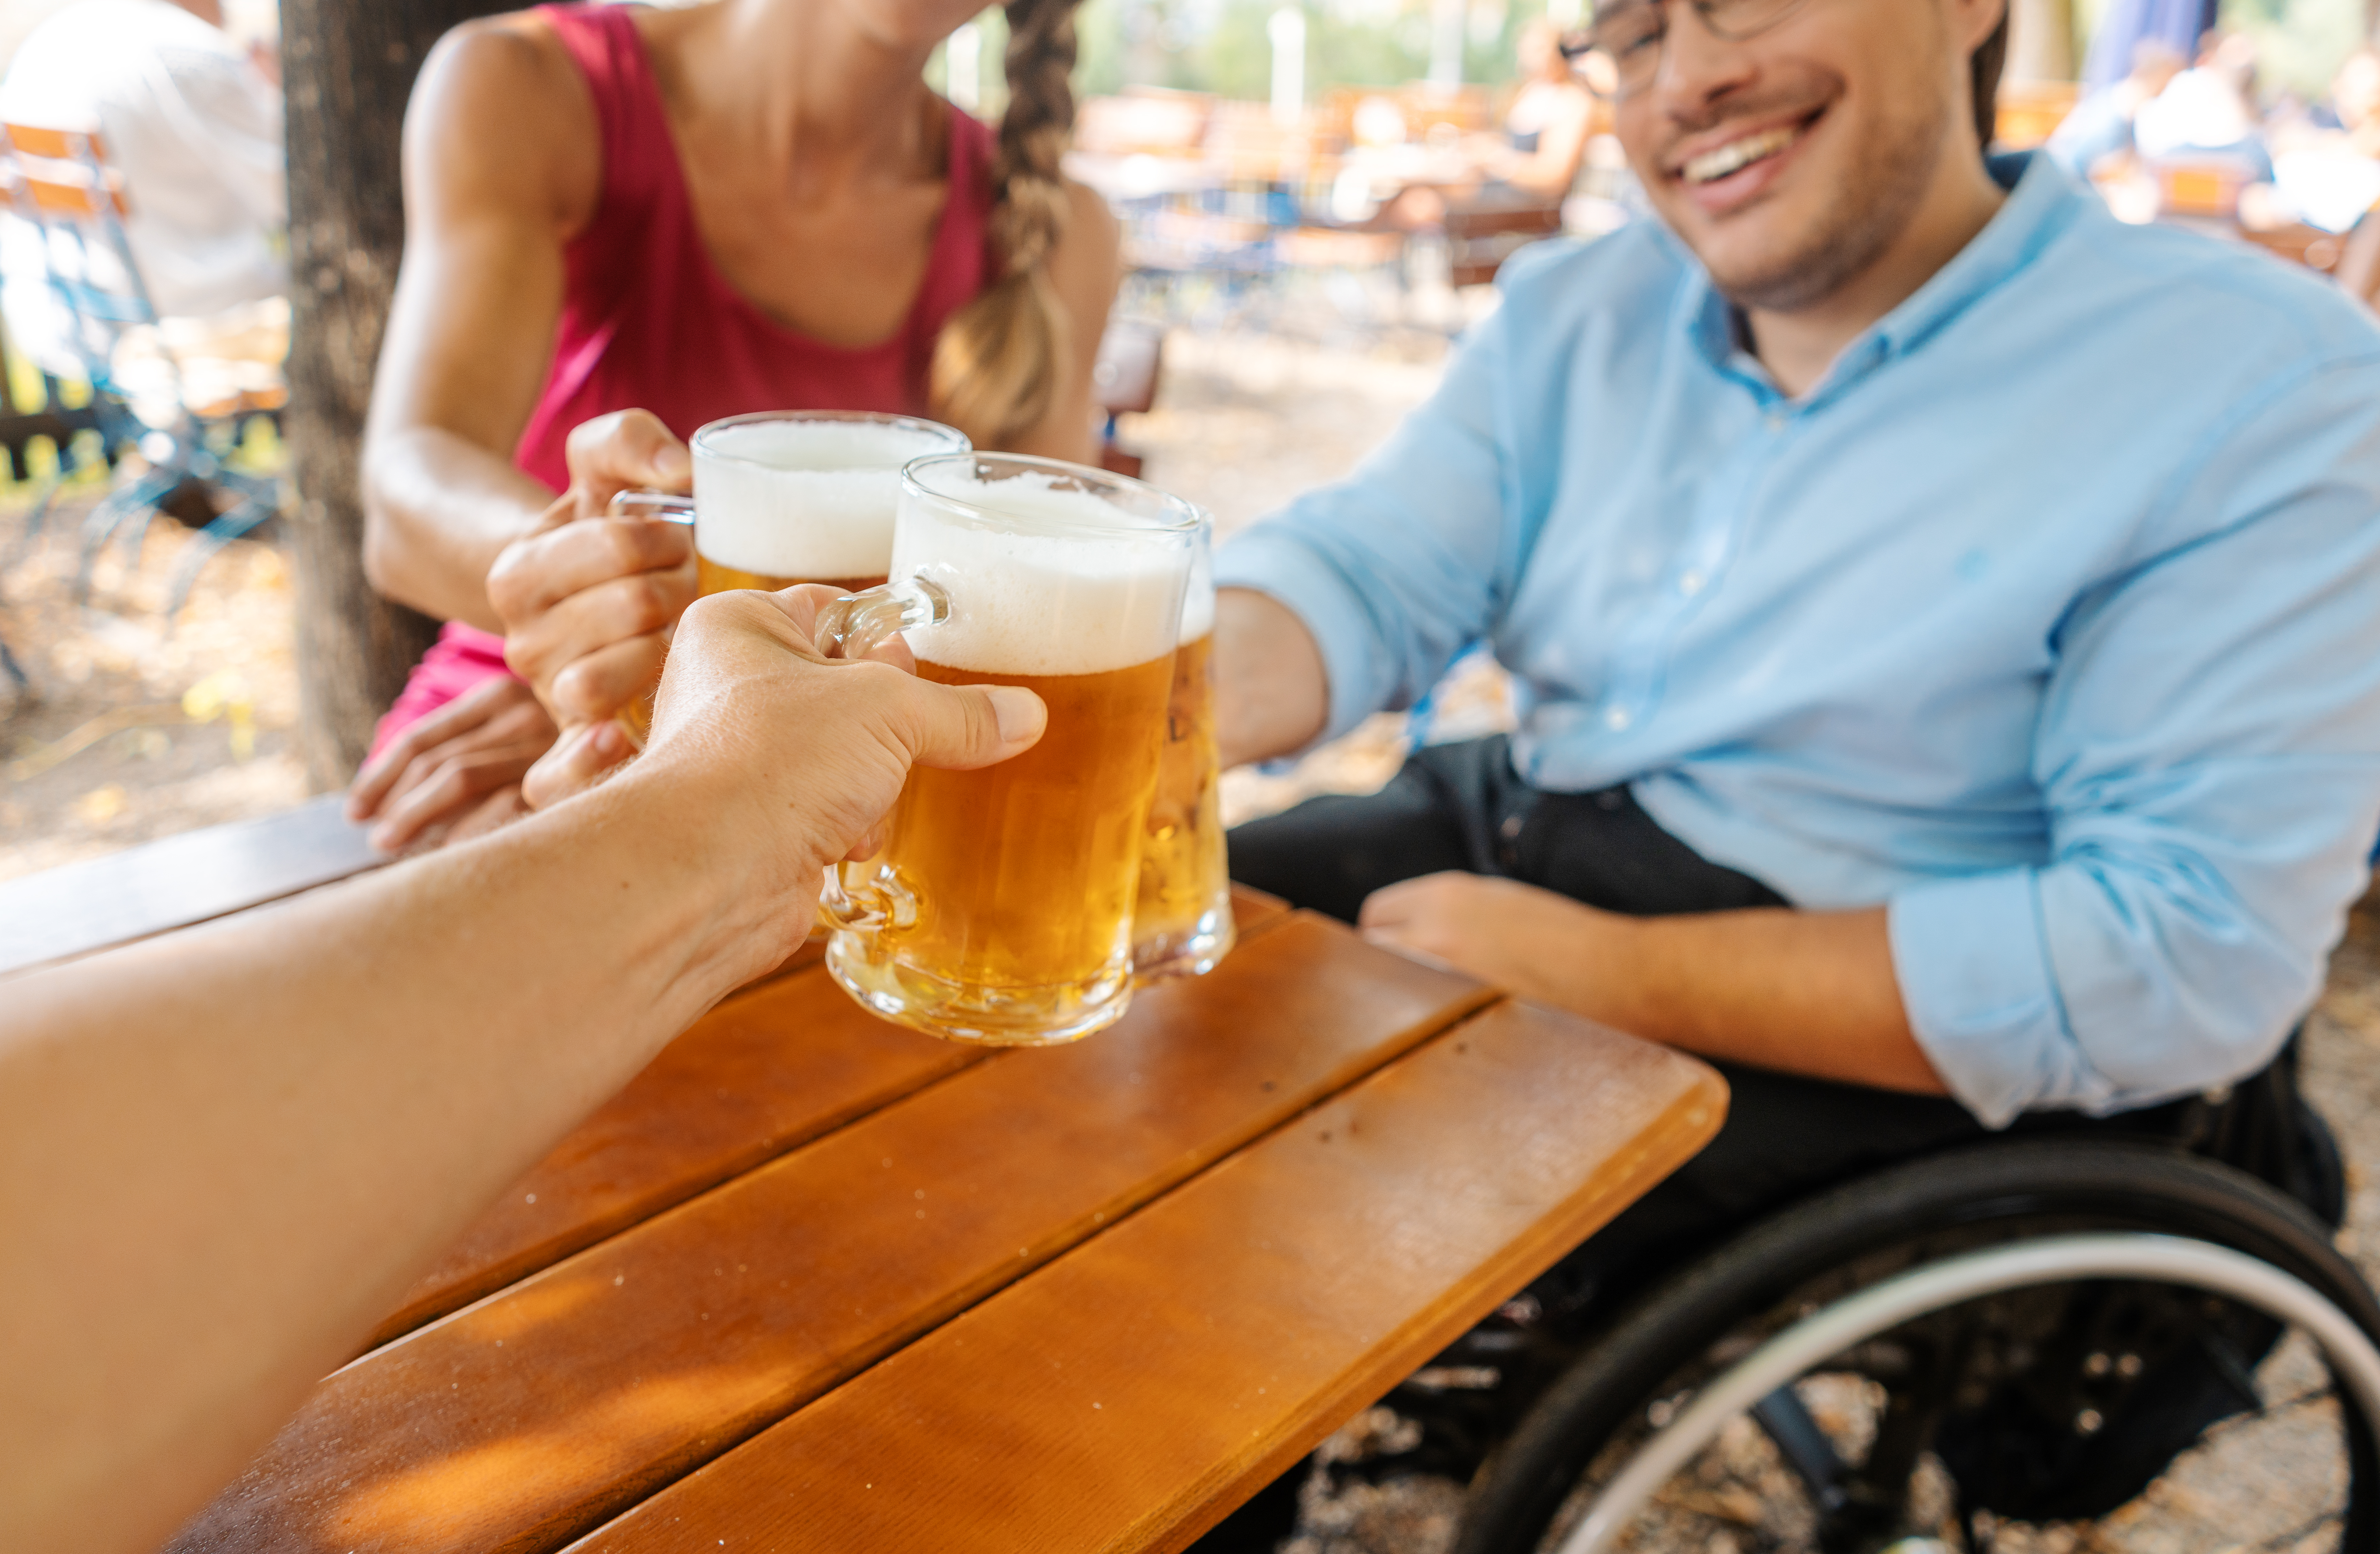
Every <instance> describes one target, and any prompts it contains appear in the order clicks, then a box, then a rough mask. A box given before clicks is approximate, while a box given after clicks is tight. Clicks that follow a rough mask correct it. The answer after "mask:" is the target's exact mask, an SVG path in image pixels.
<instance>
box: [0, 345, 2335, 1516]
mask: <svg viewBox="0 0 2380 1554" xmlns="http://www.w3.org/2000/svg"><path fill="white" fill-rule="evenodd" d="M1167 350H1168V354H1167V358H1166V365H1165V377H1164V387H1163V392H1162V395H1161V397H1160V402H1159V407H1158V408H1157V409H1156V410H1155V411H1154V412H1153V413H1151V414H1149V415H1147V416H1146V417H1140V418H1135V420H1134V421H1133V422H1132V423H1131V424H1129V425H1128V426H1127V427H1126V428H1125V431H1124V440H1125V442H1126V443H1128V444H1129V445H1131V446H1133V447H1135V449H1137V450H1139V451H1141V452H1143V453H1145V454H1146V455H1147V457H1148V468H1147V474H1148V477H1149V478H1150V479H1151V480H1155V481H1157V482H1158V483H1159V484H1160V485H1163V486H1165V487H1167V488H1169V489H1171V490H1172V491H1175V492H1180V493H1181V494H1183V495H1184V496H1187V497H1189V498H1191V499H1192V500H1194V501H1196V502H1199V503H1201V504H1205V505H1207V506H1208V507H1209V508H1210V509H1212V510H1213V512H1214V513H1215V515H1216V517H1217V520H1218V525H1219V527H1220V528H1221V529H1222V530H1223V531H1224V532H1226V533H1228V532H1230V531H1231V530H1233V529H1234V528H1239V527H1240V526H1242V525H1244V524H1245V523H1247V522H1250V521H1252V520H1253V519H1255V518H1257V517H1258V516H1262V515H1263V514H1265V513H1267V512H1269V511H1270V510H1272V509H1273V508H1275V507H1277V506H1279V505H1281V504H1282V503H1284V502H1286V501H1287V500H1288V499H1289V498H1290V497H1292V496H1293V495H1294V494H1295V493H1296V492H1299V491H1302V490H1305V489H1306V488H1308V487H1310V486H1313V485H1316V484H1318V483H1320V482H1322V481H1325V480H1330V479H1332V478H1334V477H1335V476H1337V475H1339V474H1341V473H1342V472H1343V471H1345V470H1346V469H1348V468H1349V467H1352V466H1353V465H1354V462H1355V461H1356V460H1357V459H1358V458H1360V457H1361V456H1362V455H1363V454H1364V453H1365V452H1366V450H1368V449H1369V448H1371V447H1372V446H1373V445H1375V444H1376V443H1378V442H1379V441H1380V439H1382V438H1383V437H1385V436H1386V435H1387V434H1388V432H1389V431H1390V430H1391V429H1392V428H1393V427H1394V426H1395V424H1396V422H1397V420H1398V419H1400V418H1401V417H1402V416H1403V414H1404V413H1405V412H1406V411H1407V410H1408V409H1409V408H1411V407H1412V406H1414V405H1415V404H1416V403H1417V402H1418V401H1419V400H1420V399H1421V398H1422V397H1423V396H1424V395H1427V393H1428V392H1429V390H1430V388H1431V387H1432V386H1433V384H1434V383H1435V382H1436V378H1437V375H1438V370H1439V361H1438V357H1439V352H1438V351H1436V350H1434V349H1433V348H1431V346H1429V344H1428V342H1427V340H1424V341H1423V342H1421V343H1420V344H1418V345H1417V344H1415V340H1414V339H1413V338H1412V337H1410V336H1407V337H1404V338H1402V339H1400V340H1399V341H1397V342H1396V344H1395V346H1394V348H1392V349H1375V350H1366V349H1361V348H1354V347H1350V346H1347V345H1346V344H1344V343H1342V342H1331V341H1323V342H1316V341H1313V340H1305V341H1300V340H1295V339H1284V338H1281V337H1280V336H1278V335H1277V334H1276V335H1260V334H1254V333H1248V332H1242V331H1233V330H1230V329H1223V330H1219V331H1210V332H1204V333H1187V332H1181V331H1177V332H1176V333H1175V334H1174V335H1173V336H1172V338H1171V340H1170V341H1169V343H1168V347H1167ZM97 495H98V490H97V488H96V487H84V488H79V489H77V490H76V491H75V492H73V493H72V494H71V495H70V496H69V497H68V498H67V499H66V500H65V501H64V502H62V503H61V504H60V508H59V510H58V511H57V512H55V513H54V514H53V515H52V516H51V519H50V522H49V524H48V526H47V528H46V529H45V531H44V532H43V534H42V535H41V536H40V537H39V538H38V539H36V540H33V541H31V542H30V543H27V542H26V541H25V539H24V530H25V519H26V514H27V510H28V508H29V507H30V502H31V492H30V490H25V489H14V488H12V489H0V641H5V642H6V644H7V646H8V647H9V649H10V650H12V652H13V654H14V656H15V658H16V659H17V660H18V662H19V663H21V664H22V666H23V668H24V671H25V673H26V674H27V676H28V677H29V679H30V682H31V687H30V693H24V692H19V691H18V690H17V689H16V688H15V687H14V686H11V685H9V684H8V683H7V682H6V679H5V678H0V880H7V879H10V878H14V877H17V876H19V875H24V874H28V873H31V872H33V871H35V870H39V869H43V868H53V867H55V866H57V865H59V864H63V863H68V862H72V861H75V860H77V859H80V858H86V857H91V856H98V855H101V854H103V853H106V852H110V851H113V850H115V849H116V848H120V847H124V846H127V845H130V844H135V843H139V842H144V841H148V840H151V839H153V838H156V837H160V836H164V835H169V834H172V833H174V832H180V831H183V830H187V829H189V828H192V827H196V826H203V825H212V824H215V823H219V822H222V821H225V820H231V819H240V818H243V817H247V816H251V815H258V814H263V813H268V812H271V811H273V810H276V809H280V808H283V807H287V806H289V805H292V804H294V803H296V802H297V801H298V800H299V799H301V798H302V797H304V796H305V794H306V783H305V778H304V775H303V772H302V771H301V769H300V767H299V765H298V763H297V759H296V758H295V755H294V753H293V748H292V734H291V730H292V725H293V724H294V722H295V721H296V717H297V676H296V664H295V661H294V657H293V653H292V647H291V631H290V624H291V594H290V579H289V574H288V566H287V564H286V562H285V556H284V552H282V550H281V549H280V548H279V547H278V546H277V545H276V544H275V543H274V542H273V540H272V539H271V538H270V537H269V536H268V537H267V538H265V539H262V540H253V541H243V542H240V543H237V544H234V545H232V546H231V547H229V548H228V549H227V550H225V552H223V553H221V554H220V555H217V556H215V557H214V558H213V559H212V561H210V562H209V563H208V565H207V566H206V568H205V570H204V572H203V573H202V574H201V575H200V581H199V585H198V587H197V589H196V591H195V592H194V593H193V595H192V597H191V600H190V602H189V604H188V607H187V608H186V609H185V610H184V611H183V613H182V614H181V615H180V617H179V618H178V619H177V620H175V621H172V622H168V621H167V620H165V619H164V615H163V613H162V607H163V604H164V598H165V590H166V588H167V586H168V579H169V577H171V575H172V572H173V569H174V567H175V565H176V561H177V560H178V559H179V558H180V557H181V556H182V555H183V553H184V550H185V547H186V546H188V544H189V543H190V538H189V536H188V533H187V532H186V531H184V530H182V529H181V528H178V527H177V526H176V525H173V524H171V523H170V522H160V523H159V524H157V525H156V526H155V527H154V528H152V530H151V531H150V532H149V533H148V534H147V536H146V537H145V540H144V541H143V542H142V544H141V546H140V551H139V553H138V554H137V555H136V556H128V555H127V554H125V553H124V552H123V550H122V548H121V546H120V545H111V546H110V547H109V548H108V549H107V550H106V551H105V552H103V553H102V555H101V557H100V559H99V561H98V563H97V565H95V567H94V568H93V571H92V577H91V591H90V595H89V598H88V601H77V599H76V597H75V592H74V587H73V584H74V578H75V572H76V565H77V560H78V556H79V545H78V542H77V538H76V528H77V525H78V524H79V520H80V519H81V518H82V516H84V515H85V514H86V513H87V512H88V511H89V510H90V508H91V504H92V503H93V502H94V500H95V499H96V497H97ZM1441 703H1442V705H1443V707H1444V708H1445V711H1444V712H1443V714H1442V715H1441V721H1440V722H1439V724H1438V733H1439V735H1440V736H1451V735H1457V734H1467V733H1471V732H1478V731H1484V730H1486V729H1488V728H1492V727H1495V726H1498V725H1499V723H1500V721H1501V720H1503V719H1504V718H1505V716H1506V715H1507V713H1506V708H1505V705H1504V702H1503V698H1502V691H1501V686H1500V684H1499V682H1498V680H1497V678H1496V676H1495V675H1494V674H1493V673H1492V672H1489V671H1487V670H1484V669H1482V668H1480V667H1478V666H1476V665H1475V666H1472V667H1471V668H1469V669H1467V670H1465V671H1464V672H1463V674H1462V676H1461V679H1460V683H1459V685H1457V686H1455V687H1454V688H1453V689H1452V691H1451V692H1450V693H1446V694H1443V695H1442V696H1441ZM1404 735H1405V730H1404V727H1403V720H1401V719H1398V718H1392V717H1382V718H1376V719H1374V720H1372V721H1371V722H1369V723H1367V724H1366V725H1365V726H1364V727H1363V728H1361V729H1359V730H1357V731H1356V732H1355V733H1354V735H1350V736H1349V737H1348V738H1346V739H1344V740H1342V741H1340V742H1339V743H1338V744H1337V745H1335V746H1332V747H1326V748H1324V749H1322V750H1320V751H1318V752H1316V753H1315V754H1314V755H1313V756H1311V757H1309V758H1308V759H1306V760H1305V761H1304V762H1302V763H1300V764H1299V766H1298V767H1297V768H1296V769H1295V770H1294V771H1290V772H1286V773H1274V774H1263V773H1258V772H1255V771H1240V772H1234V773H1232V774H1230V775H1229V777H1228V778H1227V786H1226V803H1227V807H1228V808H1229V810H1230V811H1231V812H1232V814H1233V817H1234V818H1246V817H1248V816H1251V815H1255V814H1260V813H1265V812H1268V811H1269V810H1271V809H1274V808H1278V807H1281V806H1283V805H1285V804H1287V803H1290V802H1293V801H1294V800H1295V799H1296V798H1298V797H1301V796H1303V795H1307V794H1311V793H1316V792H1322V791H1363V790H1366V789H1368V788H1370V787H1372V786H1376V785H1377V784H1378V783H1380V782H1381V781H1383V780H1385V778H1386V776H1387V775H1388V773H1389V772H1390V771H1393V770H1394V768H1395V765H1396V762H1397V761H1398V759H1400V758H1401V756H1402V753H1403V739H1404ZM2306 1062H2307V1065H2308V1071H2309V1076H2310V1080H2311V1084H2310V1089H2311V1092H2312V1093H2313V1094H2314V1095H2315V1096H2317V1097H2318V1098H2319V1099H2320V1102H2321V1104H2322V1106H2323V1109H2324V1110H2325V1112H2326V1113H2327V1114H2328V1115H2329V1117H2330V1119H2331V1121H2332V1123H2333V1124H2334V1125H2335V1126H2336V1127H2337V1129H2338V1132H2339V1134H2340V1135H2341V1138H2342V1141H2343V1143H2344V1145H2345V1147H2346V1149H2347V1153H2348V1157H2349V1160H2350V1172H2351V1180H2352V1190H2353V1204H2352V1212H2351V1217H2350V1225H2349V1228H2348V1231H2347V1232H2346V1236H2345V1238H2344V1239H2345V1244H2346V1245H2347V1246H2348V1247H2349V1249H2350V1251H2351V1252H2352V1253H2353V1254H2354V1255H2355V1256H2356V1257H2358V1258H2359V1260H2360V1261H2361V1262H2362V1264H2363V1266H2364V1268H2365V1269H2366V1271H2367V1272H2368V1273H2371V1274H2373V1275H2374V1277H2375V1278H2380V1233H2375V1225H2380V1177H2375V1174H2374V1162H2375V1161H2380V918H2375V917H2373V916H2367V915H2365V914H2363V913H2361V912H2359V913H2358V915H2357V916H2356V917H2354V919H2353V920H2352V923H2351V926H2350V934H2349V938H2348V941H2347V942H2346V944H2345V945H2344V946H2343V947H2342V948H2341V950H2340V951H2339V953H2338V956H2337V957H2336V958H2335V959H2334V961H2333V964H2332V967H2331V977H2330V985H2329V989H2328V991H2327V993H2326V994H2325V998H2324V1000H2323V1002H2322V1005H2321V1007H2320V1009H2319V1010H2318V1011H2317V1012H2316V1014H2315V1015H2314V1016H2313V1020H2312V1022H2311V1024H2310V1026H2309V1028H2308V1033H2307V1045H2306ZM1374 1425H1375V1426H1377V1425H1378V1421H1377V1420H1376V1421H1374ZM1457 1499H1458V1494H1457V1490H1456V1488H1455V1487H1454V1486H1453V1485H1451V1484H1450V1483H1447V1482H1445V1481H1442V1480H1416V1481H1408V1482H1405V1483H1403V1484H1401V1485H1398V1486H1392V1487H1390V1488H1389V1489H1386V1490H1383V1491H1378V1492H1372V1491H1366V1492H1363V1493H1360V1494H1356V1495H1351V1496H1349V1497H1347V1498H1345V1499H1340V1500H1336V1501H1326V1502H1321V1503H1318V1504H1316V1505H1314V1506H1312V1507H1311V1508H1310V1514H1309V1521H1308V1524H1307V1526H1306V1528H1305V1532H1304V1533H1303V1534H1302V1536H1300V1537H1299V1539H1298V1540H1296V1542H1295V1543H1294V1544H1293V1546H1292V1548H1293V1550H1294V1554H1437V1551H1439V1550H1440V1549H1442V1548H1445V1547H1446V1545H1447V1540H1448V1538H1449V1536H1450V1535H1451V1528H1452V1518H1453V1512H1454V1508H1455V1506H1456V1504H1457Z"/></svg>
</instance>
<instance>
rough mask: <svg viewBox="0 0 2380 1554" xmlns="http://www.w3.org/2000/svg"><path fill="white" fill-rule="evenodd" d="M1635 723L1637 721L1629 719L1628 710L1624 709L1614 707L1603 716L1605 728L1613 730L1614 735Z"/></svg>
mask: <svg viewBox="0 0 2380 1554" xmlns="http://www.w3.org/2000/svg"><path fill="white" fill-rule="evenodd" d="M1634 721H1635V720H1633V718H1631V717H1629V715H1628V710H1627V709H1626V708H1624V707H1614V708H1613V709H1611V710H1609V712H1606V713H1605V714H1603V726H1604V727H1606V728H1608V729H1609V730H1611V731H1612V732H1613V733H1614V734H1617V733H1619V732H1620V731H1621V730H1622V729H1624V728H1626V727H1627V726H1628V725H1629V724H1630V723H1631V722H1634Z"/></svg>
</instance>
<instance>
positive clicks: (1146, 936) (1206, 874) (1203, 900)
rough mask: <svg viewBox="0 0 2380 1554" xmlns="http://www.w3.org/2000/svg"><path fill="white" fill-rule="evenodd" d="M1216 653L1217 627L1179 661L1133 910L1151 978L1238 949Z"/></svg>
mask: <svg viewBox="0 0 2380 1554" xmlns="http://www.w3.org/2000/svg"><path fill="white" fill-rule="evenodd" d="M1208 615H1209V622H1210V623H1211V619H1212V613H1211V612H1209V613H1208ZM1214 650H1215V634H1214V631H1213V629H1212V626H1211V624H1210V625H1209V628H1208V630H1207V631H1205V632H1203V633H1201V634H1200V636H1199V637H1198V638H1197V640H1196V641H1194V642H1184V644H1182V646H1181V647H1180V648H1179V649H1177V650H1175V651H1174V655H1173V674H1172V686H1171V689H1170V695H1169V697H1168V699H1167V702H1166V713H1165V747H1164V751H1163V753H1162V754H1161V755H1160V758H1159V760H1158V769H1157V794H1156V796H1155V798H1154V799H1152V800H1151V802H1150V804H1149V807H1148V834H1147V836H1146V837H1145V838H1144V839H1143V840H1142V843H1141V855H1140V887H1139V891H1138V892H1137V899H1136V900H1135V904H1134V906H1133V926H1132V934H1133V947H1132V964H1133V970H1134V971H1135V973H1137V974H1138V975H1140V976H1143V977H1166V976H1188V977H1196V976H1203V975H1204V974H1206V973H1207V972H1209V971H1212V970H1213V969H1214V968H1215V965H1216V963H1217V962H1219V961H1220V960H1221V959H1222V958H1223V956H1224V955H1225V954H1227V953H1230V951H1231V948H1232V941H1233V921H1232V879H1231V865H1230V861H1229V859H1228V858H1227V856H1225V852H1224V844H1223V807H1222V785H1221V783H1220V781H1219V779H1220V769H1219V766H1218V763H1217V760H1216V755H1215V686H1214V676H1213V668H1214Z"/></svg>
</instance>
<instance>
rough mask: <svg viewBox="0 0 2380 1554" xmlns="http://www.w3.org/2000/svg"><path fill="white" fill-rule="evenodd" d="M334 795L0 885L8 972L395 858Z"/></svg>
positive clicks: (1, 955)
mask: <svg viewBox="0 0 2380 1554" xmlns="http://www.w3.org/2000/svg"><path fill="white" fill-rule="evenodd" d="M387 861H388V858H387V856H385V855H383V854H381V853H377V852H374V851H373V850H372V848H371V845H370V844H369V843H367V842H366V841H365V840H364V828H363V827H361V826H358V825H357V824H355V823H354V822H352V821H350V820H349V819H347V818H346V795H342V794H325V795H322V797H321V798H317V799H312V800H310V801H309V802H307V803H305V804H301V805H299V806H298V807H297V808H295V809H291V810H287V811H285V812H284V813H282V814H278V815H269V816H266V817H265V818H264V819H258V820H237V821H234V822H233V823H231V824H229V825H221V826H208V827H206V828H205V829H203V830H200V831H191V832H183V833H182V834H181V835H179V836H169V837H167V838H165V840H164V841H162V842H152V843H149V844H145V845H143V846H139V847H128V848H126V849H125V850H124V851H123V852H120V853H111V854H109V855H108V856H106V857H103V858H93V859H91V861H90V862H88V863H74V864H67V865H65V866H64V867H62V868H52V869H46V870H44V871H42V873H39V874H30V875H27V876H26V877H25V878H23V879H21V880H9V881H7V882H6V883H5V884H0V975H6V973H8V972H12V971H22V970H25V969H27V968H29V967H31V966H36V965H46V964H48V963H50V962H54V961H61V960H66V959H68V958H70V957H72V956H75V955H84V954H89V953H91V952H92V951H95V950H104V949H108V948H110V947H111V946H114V945H117V944H127V943H129V942H131V941H133V940H136V939H146V938H148V937H149V936H150V935H152V934H158V933H164V932H166V931H167V930H169V929H179V928H188V927H189V926H190V925H192V924H194V923H201V922H205V921H207V920H208V919H209V918H212V917H223V916H224V915H225V914H226V913H231V912H237V911H242V910H244V909H246V908H248V907H251V906H257V905H261V904H264V903H266V902H269V901H278V900H280V899H282V898H283V897H285V896H292V895H296V894H297V892H300V891H310V890H312V889H313V888H315V887H316V886H318V885H326V884H329V883H330V882H332V881H333V880H344V879H346V878H347V877H348V876H349V875H351V874H358V873H361V872H362V871H363V870H365V869H368V868H378V867H379V866H380V865H382V864H384V863H386V862H387Z"/></svg>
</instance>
